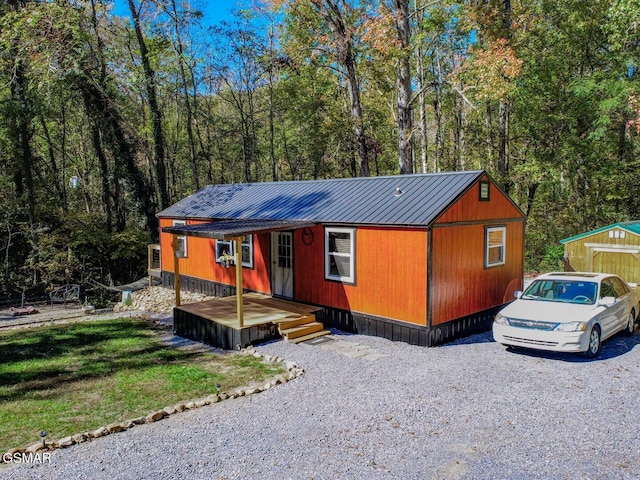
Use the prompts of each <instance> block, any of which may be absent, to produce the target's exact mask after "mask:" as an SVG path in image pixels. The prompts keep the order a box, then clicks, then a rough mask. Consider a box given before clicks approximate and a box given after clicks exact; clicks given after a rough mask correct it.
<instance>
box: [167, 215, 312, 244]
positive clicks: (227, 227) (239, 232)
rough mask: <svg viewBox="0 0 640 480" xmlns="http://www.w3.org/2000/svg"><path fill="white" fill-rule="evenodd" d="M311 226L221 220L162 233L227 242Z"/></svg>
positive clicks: (183, 226)
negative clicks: (256, 234)
mask: <svg viewBox="0 0 640 480" xmlns="http://www.w3.org/2000/svg"><path fill="white" fill-rule="evenodd" d="M312 225H314V223H313V222H298V221H287V220H221V221H219V222H211V223H200V224H197V225H173V226H171V227H164V228H163V229H162V231H163V232H166V233H174V234H176V235H188V236H191V237H202V238H216V239H218V240H227V239H231V238H238V237H242V236H245V235H249V234H254V233H261V232H274V231H277V230H289V229H296V228H304V227H310V226H312Z"/></svg>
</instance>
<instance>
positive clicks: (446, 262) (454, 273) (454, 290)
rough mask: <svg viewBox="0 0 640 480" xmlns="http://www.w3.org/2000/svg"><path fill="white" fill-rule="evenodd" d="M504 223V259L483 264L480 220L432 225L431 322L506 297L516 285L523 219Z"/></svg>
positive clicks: (519, 273)
mask: <svg viewBox="0 0 640 480" xmlns="http://www.w3.org/2000/svg"><path fill="white" fill-rule="evenodd" d="M492 225H493V222H492ZM505 225H506V227H507V231H506V245H505V248H506V251H505V264H504V265H498V266H495V267H490V268H485V266H484V255H485V225H482V224H474V225H463V226H450V227H441V228H434V229H433V235H432V238H431V241H432V248H433V253H432V276H431V286H432V297H431V308H432V321H431V323H432V325H439V324H441V323H445V322H447V321H450V320H454V319H456V318H460V317H464V316H466V315H470V314H472V313H475V312H479V311H482V310H485V309H488V308H492V307H495V306H498V305H502V304H504V303H507V302H509V301H511V300H513V293H514V292H515V291H516V290H519V289H521V288H522V279H523V276H524V265H523V262H524V260H523V248H524V247H523V244H524V243H523V242H524V222H523V221H518V222H508V223H505Z"/></svg>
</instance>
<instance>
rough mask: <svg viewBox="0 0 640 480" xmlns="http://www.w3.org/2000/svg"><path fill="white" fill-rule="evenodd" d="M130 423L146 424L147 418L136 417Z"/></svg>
mask: <svg viewBox="0 0 640 480" xmlns="http://www.w3.org/2000/svg"><path fill="white" fill-rule="evenodd" d="M131 423H133V424H134V425H142V424H143V423H147V417H138V418H134V419H133V420H131Z"/></svg>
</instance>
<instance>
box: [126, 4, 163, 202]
mask: <svg viewBox="0 0 640 480" xmlns="http://www.w3.org/2000/svg"><path fill="white" fill-rule="evenodd" d="M128 3H129V10H130V11H131V18H132V19H133V27H134V30H135V32H136V38H137V40H138V46H139V47H140V58H141V61H142V70H143V72H144V83H145V87H146V91H147V92H146V93H147V100H148V102H149V110H150V111H151V124H152V127H153V161H154V167H155V173H156V179H157V183H158V190H159V193H160V208H162V209H165V208H167V207H169V192H168V191H167V169H166V165H165V138H164V132H163V129H162V117H163V115H162V110H161V109H160V106H159V105H158V95H157V93H156V75H155V71H154V70H153V67H151V62H150V61H149V50H148V49H147V43H146V40H145V38H144V35H143V33H142V28H141V27H140V16H139V11H138V10H136V7H135V4H134V2H133V0H128Z"/></svg>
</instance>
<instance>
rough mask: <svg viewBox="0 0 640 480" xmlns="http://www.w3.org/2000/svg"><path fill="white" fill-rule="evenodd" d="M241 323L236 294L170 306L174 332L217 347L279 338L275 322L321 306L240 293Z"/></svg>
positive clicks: (292, 317)
mask: <svg viewBox="0 0 640 480" xmlns="http://www.w3.org/2000/svg"><path fill="white" fill-rule="evenodd" d="M243 300H244V303H243V305H244V306H243V310H244V326H243V328H240V327H239V324H238V317H237V311H236V297H235V296H230V297H224V298H216V299H213V300H207V301H204V302H198V303H190V304H187V305H181V306H179V307H176V308H175V309H174V314H173V331H174V333H175V334H176V335H179V336H181V337H185V338H189V339H191V340H196V341H199V342H203V343H206V344H207V345H211V346H214V347H218V348H224V349H227V350H236V349H238V348H239V347H240V348H242V347H246V346H247V345H251V344H254V343H258V342H264V341H269V340H273V339H277V338H281V335H280V333H279V332H278V328H277V324H278V323H279V322H285V321H290V320H296V319H299V318H302V317H307V316H313V315H315V313H316V312H321V311H322V308H320V307H314V306H312V305H306V304H303V303H298V302H293V301H290V300H284V299H279V298H273V297H270V296H268V295H261V294H258V293H247V294H244V295H243Z"/></svg>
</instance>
